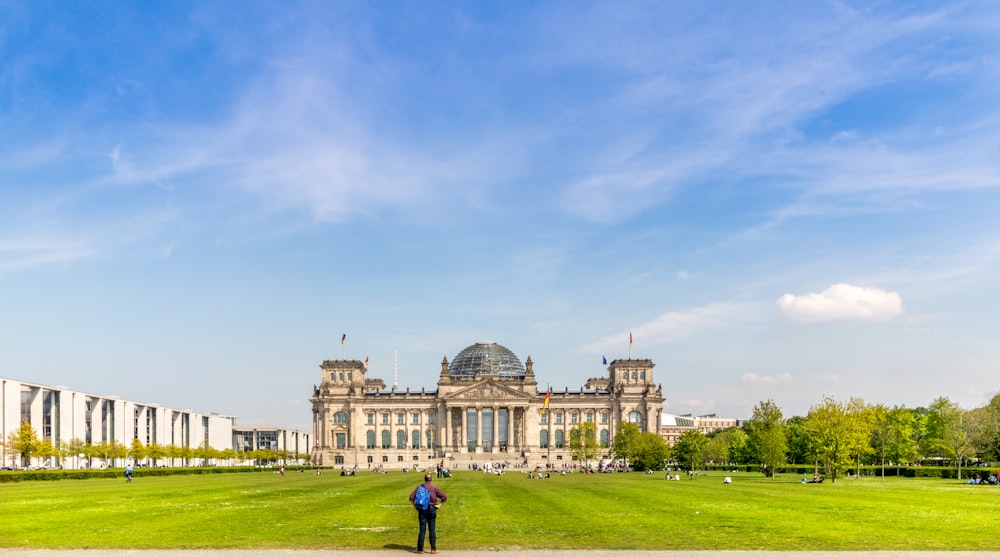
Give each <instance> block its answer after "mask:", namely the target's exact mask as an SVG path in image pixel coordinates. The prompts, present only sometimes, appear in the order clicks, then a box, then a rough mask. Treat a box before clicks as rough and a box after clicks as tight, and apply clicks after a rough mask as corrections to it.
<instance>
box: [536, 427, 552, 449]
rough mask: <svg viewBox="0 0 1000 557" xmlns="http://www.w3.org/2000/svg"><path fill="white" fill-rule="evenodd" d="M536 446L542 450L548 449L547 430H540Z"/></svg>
mask: <svg viewBox="0 0 1000 557" xmlns="http://www.w3.org/2000/svg"><path fill="white" fill-rule="evenodd" d="M538 446H539V447H540V448H542V449H547V448H549V432H548V431H547V430H544V429H543V430H541V431H539V432H538Z"/></svg>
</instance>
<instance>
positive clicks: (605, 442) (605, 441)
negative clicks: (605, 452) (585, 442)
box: [601, 429, 609, 448]
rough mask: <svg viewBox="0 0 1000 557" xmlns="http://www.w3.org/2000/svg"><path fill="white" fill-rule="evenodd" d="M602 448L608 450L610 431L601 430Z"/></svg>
mask: <svg viewBox="0 0 1000 557" xmlns="http://www.w3.org/2000/svg"><path fill="white" fill-rule="evenodd" d="M601 446H602V447H605V448H607V447H608V446H609V445H608V430H606V429H602V430H601Z"/></svg>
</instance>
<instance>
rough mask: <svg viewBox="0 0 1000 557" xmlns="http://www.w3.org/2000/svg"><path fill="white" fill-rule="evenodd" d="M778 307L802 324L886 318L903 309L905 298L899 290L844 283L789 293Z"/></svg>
mask: <svg viewBox="0 0 1000 557" xmlns="http://www.w3.org/2000/svg"><path fill="white" fill-rule="evenodd" d="M777 306H778V309H779V310H780V311H781V312H782V313H784V314H785V316H786V317H788V318H789V319H791V320H792V321H796V322H799V323H822V322H829V321H885V320H887V319H891V318H893V317H895V316H897V315H899V314H901V313H902V312H903V299H902V297H900V295H899V294H898V293H896V292H887V291H885V290H881V289H878V288H865V287H861V286H853V285H850V284H843V283H841V284H834V285H833V286H831V287H830V288H827V289H826V290H824V291H822V292H820V293H818V294H817V293H810V294H803V295H795V294H785V295H784V296H782V297H781V298H779V299H778V302H777Z"/></svg>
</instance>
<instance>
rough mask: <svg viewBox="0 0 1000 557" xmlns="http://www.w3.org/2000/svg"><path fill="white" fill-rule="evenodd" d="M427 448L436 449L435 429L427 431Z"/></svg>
mask: <svg viewBox="0 0 1000 557" xmlns="http://www.w3.org/2000/svg"><path fill="white" fill-rule="evenodd" d="M427 448H428V449H433V448H434V430H433V429H428V430H427Z"/></svg>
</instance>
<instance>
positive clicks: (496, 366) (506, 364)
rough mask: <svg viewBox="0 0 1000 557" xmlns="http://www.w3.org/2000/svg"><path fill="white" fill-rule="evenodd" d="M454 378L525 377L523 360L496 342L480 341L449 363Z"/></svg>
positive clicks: (449, 369)
mask: <svg viewBox="0 0 1000 557" xmlns="http://www.w3.org/2000/svg"><path fill="white" fill-rule="evenodd" d="M448 375H449V376H451V378H452V379H459V380H470V379H475V378H476V377H477V376H486V377H496V378H497V379H501V380H510V379H524V366H523V365H522V364H521V360H519V359H518V358H517V356H515V355H514V353H513V352H511V351H510V350H508V349H507V348H505V347H503V346H500V345H499V344H497V343H495V342H479V343H476V344H473V345H472V346H470V347H468V348H466V349H465V350H462V351H461V352H459V353H458V355H457V356H455V359H454V360H452V361H451V364H449V365H448Z"/></svg>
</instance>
